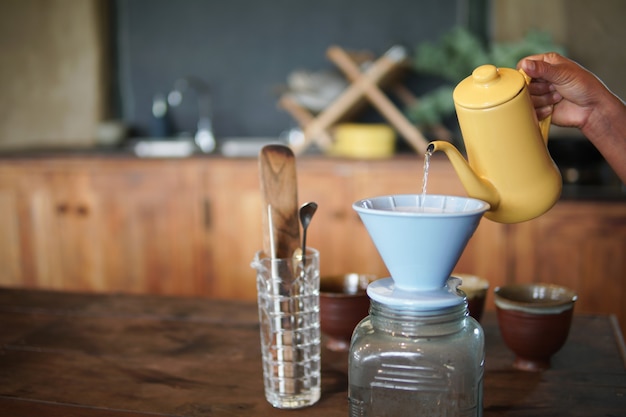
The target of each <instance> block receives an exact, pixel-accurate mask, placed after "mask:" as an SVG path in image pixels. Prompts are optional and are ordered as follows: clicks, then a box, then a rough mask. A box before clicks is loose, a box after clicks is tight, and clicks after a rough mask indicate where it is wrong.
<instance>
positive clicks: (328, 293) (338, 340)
mask: <svg viewBox="0 0 626 417" xmlns="http://www.w3.org/2000/svg"><path fill="white" fill-rule="evenodd" d="M374 279H375V277H374V276H373V275H364V274H355V273H352V274H345V275H337V276H326V277H322V278H321V279H320V327H321V331H322V334H323V335H324V336H326V341H325V342H326V343H325V344H326V347H327V348H328V349H330V350H333V351H341V352H347V351H348V349H349V347H350V339H351V338H352V332H353V331H354V328H355V327H356V325H357V324H359V322H360V321H361V320H362V319H364V318H365V317H366V316H367V315H368V313H369V307H370V299H369V297H368V296H367V294H366V292H365V290H366V289H367V286H368V284H369V283H370V282H372V281H373V280H374Z"/></svg>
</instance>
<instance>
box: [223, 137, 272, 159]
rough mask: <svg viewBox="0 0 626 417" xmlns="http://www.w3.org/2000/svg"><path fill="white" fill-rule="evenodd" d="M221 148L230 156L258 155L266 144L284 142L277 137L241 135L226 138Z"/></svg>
mask: <svg viewBox="0 0 626 417" xmlns="http://www.w3.org/2000/svg"><path fill="white" fill-rule="evenodd" d="M220 143H221V144H220V147H219V150H220V152H221V154H222V155H224V156H226V157H230V158H246V157H248V158H249V157H257V156H258V155H259V152H260V151H261V148H263V147H264V146H265V145H273V144H283V145H284V143H283V142H281V141H280V140H278V139H277V138H259V137H240V138H225V139H223V140H222V141H220Z"/></svg>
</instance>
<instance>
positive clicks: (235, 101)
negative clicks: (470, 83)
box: [114, 0, 467, 138]
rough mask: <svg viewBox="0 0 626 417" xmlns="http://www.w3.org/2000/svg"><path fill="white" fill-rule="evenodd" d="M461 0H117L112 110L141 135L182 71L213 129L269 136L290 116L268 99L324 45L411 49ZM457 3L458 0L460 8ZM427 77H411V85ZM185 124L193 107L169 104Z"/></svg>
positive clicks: (438, 28)
mask: <svg viewBox="0 0 626 417" xmlns="http://www.w3.org/2000/svg"><path fill="white" fill-rule="evenodd" d="M457 3H459V4H461V5H463V4H465V3H467V2H465V1H463V0H438V1H431V0H384V1H382V0H354V1H351V0H317V1H306V2H305V1H301V0H264V1H257V0H228V1H218V0H204V1H203V0H178V1H173V0H117V1H116V3H115V11H114V16H115V37H116V39H115V47H116V50H117V51H116V59H117V67H118V68H117V74H116V77H117V81H116V82H117V85H118V87H119V103H118V113H119V115H120V116H121V117H122V118H123V119H125V120H127V121H129V122H130V123H131V124H132V125H133V126H134V127H135V128H136V130H137V133H138V134H141V135H147V134H148V133H149V126H150V122H151V107H152V99H153V96H154V95H155V94H156V93H159V92H160V93H167V92H168V91H169V90H170V89H171V88H172V86H173V83H174V81H175V80H176V79H177V78H179V77H182V76H196V77H199V78H201V79H203V80H204V81H205V82H206V83H208V84H209V86H210V89H211V97H212V101H213V114H214V117H213V121H214V130H215V133H216V135H217V136H218V138H219V137H228V136H266V137H267V136H273V137H276V136H277V135H279V134H280V132H281V131H283V130H285V129H287V128H289V127H293V126H295V122H294V121H293V120H292V118H291V117H290V116H289V115H288V114H286V113H285V112H283V111H282V110H280V109H279V108H277V106H276V103H277V97H278V94H279V90H280V88H281V86H284V84H285V82H286V79H287V75H288V74H289V73H290V72H292V71H293V70H296V69H307V70H320V69H328V68H332V63H330V62H329V61H328V60H327V59H326V57H325V52H326V49H327V48H328V47H329V46H330V45H334V44H336V45H339V46H342V47H344V48H346V49H353V50H362V49H367V50H370V51H372V52H374V53H376V54H381V53H383V52H384V51H386V50H387V49H388V48H389V47H391V46H392V45H394V44H402V45H405V46H407V47H408V48H409V51H411V52H412V50H413V48H414V47H415V46H416V45H417V44H418V43H419V42H421V41H424V40H436V39H437V38H439V36H441V35H442V34H443V33H444V32H446V31H447V30H449V29H450V27H452V26H454V25H455V24H457V23H459V22H458V20H459V17H458V16H459V14H463V13H459V10H458V9H459V7H458V5H457ZM463 7H464V6H461V9H462V8H463ZM432 82H433V81H432V80H430V81H429V80H425V79H424V80H417V81H416V83H415V89H417V90H420V89H425V88H428V85H426V84H428V83H432ZM174 117H175V118H176V122H177V124H178V126H179V127H180V128H184V129H193V126H194V124H195V117H196V115H195V109H194V108H193V107H191V106H188V107H184V106H183V107H181V108H180V109H179V110H178V113H177V114H174Z"/></svg>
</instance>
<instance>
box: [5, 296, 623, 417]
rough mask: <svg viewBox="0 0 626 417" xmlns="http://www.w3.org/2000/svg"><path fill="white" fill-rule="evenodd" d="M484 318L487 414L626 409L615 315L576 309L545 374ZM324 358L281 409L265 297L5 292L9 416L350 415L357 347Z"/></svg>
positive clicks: (607, 412)
mask: <svg viewBox="0 0 626 417" xmlns="http://www.w3.org/2000/svg"><path fill="white" fill-rule="evenodd" d="M482 324H483V327H484V330H485V336H486V362H485V363H486V365H485V368H486V373H485V379H484V415H485V416H547V415H554V416H565V415H567V416H590V415H595V416H600V415H606V416H609V415H610V416H617V415H621V416H624V415H626V369H625V366H624V354H623V353H624V342H623V339H622V338H621V334H620V333H619V330H617V329H618V326H617V324H616V321H615V319H614V318H612V317H608V316H588V315H576V316H575V318H574V322H573V326H572V329H571V332H570V336H569V339H568V341H567V343H566V345H565V346H564V347H563V349H562V350H561V351H560V352H558V353H557V354H556V355H555V356H554V358H553V364H552V365H553V367H552V369H550V370H548V371H545V372H542V373H528V372H521V371H516V370H514V369H512V368H511V363H512V361H513V355H512V353H511V352H510V351H509V350H508V349H507V348H506V347H505V346H504V345H503V342H502V340H501V338H500V335H499V331H498V328H497V322H496V317H495V315H494V314H493V313H487V315H486V317H484V319H483V323H482ZM322 355H323V356H322V398H321V399H320V401H319V402H318V403H317V404H315V405H314V406H312V407H309V408H304V409H300V410H288V411H287V410H277V409H275V408H273V407H272V406H271V405H269V404H268V403H267V402H266V401H265V397H264V394H263V379H262V369H261V353H260V342H259V330H258V317H257V310H256V304H254V303H246V302H234V301H217V300H206V299H196V298H167V297H159V296H130V295H94V294H92V295H84V294H72V293H55V292H44V291H28V290H8V289H0V415H1V416H11V417H22V416H29V417H31V416H37V417H39V416H47V417H57V416H64V417H77V416H94V417H109V416H111V417H112V416H115V417H149V416H150V417H156V416H188V417H192V416H241V415H251V416H270V415H271V416H280V415H291V416H324V417H333V416H342V417H343V416H347V415H348V401H347V384H348V377H347V354H346V353H336V352H330V351H327V350H323V352H322Z"/></svg>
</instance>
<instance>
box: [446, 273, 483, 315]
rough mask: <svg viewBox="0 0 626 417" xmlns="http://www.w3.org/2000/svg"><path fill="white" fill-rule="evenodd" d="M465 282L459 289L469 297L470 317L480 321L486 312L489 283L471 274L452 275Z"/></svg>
mask: <svg viewBox="0 0 626 417" xmlns="http://www.w3.org/2000/svg"><path fill="white" fill-rule="evenodd" d="M452 275H453V276H455V277H457V278H461V280H462V281H463V282H462V283H461V286H460V287H459V289H460V290H461V291H463V292H464V293H465V296H466V297H467V309H468V310H469V314H470V316H472V317H474V318H475V319H476V321H480V319H481V317H482V316H483V311H484V310H485V300H486V299H487V290H489V281H487V280H486V279H483V278H480V277H477V276H476V275H471V274H457V273H455V274H452Z"/></svg>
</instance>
